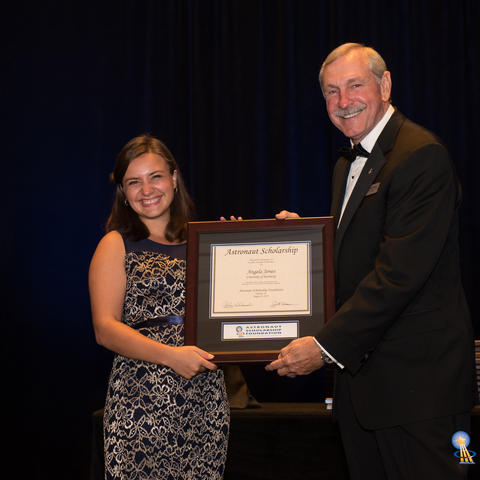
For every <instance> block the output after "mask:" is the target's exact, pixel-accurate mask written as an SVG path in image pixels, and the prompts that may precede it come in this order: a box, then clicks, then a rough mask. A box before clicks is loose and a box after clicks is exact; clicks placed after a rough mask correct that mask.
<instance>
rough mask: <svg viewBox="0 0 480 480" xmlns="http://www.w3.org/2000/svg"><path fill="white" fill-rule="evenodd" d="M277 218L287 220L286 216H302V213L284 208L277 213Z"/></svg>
mask: <svg viewBox="0 0 480 480" xmlns="http://www.w3.org/2000/svg"><path fill="white" fill-rule="evenodd" d="M275 218H276V219H277V220H285V219H286V218H300V215H299V214H298V213H295V212H289V211H288V210H282V211H281V212H280V213H277V214H276V215H275Z"/></svg>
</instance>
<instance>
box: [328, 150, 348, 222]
mask: <svg viewBox="0 0 480 480" xmlns="http://www.w3.org/2000/svg"><path fill="white" fill-rule="evenodd" d="M350 165H351V163H350V162H349V161H348V160H346V159H345V158H340V159H339V160H338V163H337V166H336V168H335V173H334V177H333V184H334V185H337V188H334V189H333V196H332V205H331V208H330V214H331V215H332V216H333V218H334V219H335V223H336V225H335V226H337V222H338V219H339V218H340V213H341V211H342V204H343V197H344V196H345V188H346V185H347V176H348V171H349V169H350Z"/></svg>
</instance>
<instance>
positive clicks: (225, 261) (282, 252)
mask: <svg viewBox="0 0 480 480" xmlns="http://www.w3.org/2000/svg"><path fill="white" fill-rule="evenodd" d="M210 258H211V265H210V318H218V317H262V316H290V315H292V316H293V315H296V316H298V315H311V310H312V308H311V242H310V241H305V242H303V241H302V242H278V243H235V244H221V245H215V244H213V245H211V255H210Z"/></svg>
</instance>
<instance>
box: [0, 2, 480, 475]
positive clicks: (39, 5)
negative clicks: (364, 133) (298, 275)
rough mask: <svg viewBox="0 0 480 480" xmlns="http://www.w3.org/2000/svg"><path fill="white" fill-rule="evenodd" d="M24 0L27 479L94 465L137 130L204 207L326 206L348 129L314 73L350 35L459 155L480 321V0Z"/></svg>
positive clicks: (18, 235)
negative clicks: (110, 265) (172, 160)
mask: <svg viewBox="0 0 480 480" xmlns="http://www.w3.org/2000/svg"><path fill="white" fill-rule="evenodd" d="M9 3H10V4H7V5H4V6H3V7H2V24H3V25H2V29H1V30H2V37H3V38H2V50H3V55H2V59H3V75H2V87H3V88H2V104H3V109H2V110H3V128H2V133H3V141H2V151H3V155H2V157H3V162H2V166H3V172H4V173H3V175H2V185H3V189H2V191H3V193H4V195H3V218H4V228H3V234H2V236H1V237H2V239H1V242H2V243H1V247H2V273H3V276H4V282H3V284H4V287H3V288H2V297H3V302H2V306H3V309H2V310H3V321H4V323H5V325H6V326H7V328H6V331H5V336H4V342H3V345H4V347H3V350H4V352H5V354H6V357H5V358H6V362H7V363H6V365H5V367H6V368H5V371H6V375H5V377H4V381H5V386H6V388H5V389H4V392H5V393H4V394H3V396H4V399H5V402H10V403H9V405H8V410H6V411H8V412H9V413H8V415H6V417H7V420H8V423H9V427H10V428H12V430H11V431H12V434H11V435H9V443H10V447H11V448H12V449H13V450H14V451H16V452H18V453H19V454H20V458H28V459H29V462H28V464H24V463H21V464H16V466H15V467H14V472H15V471H16V473H17V475H16V478H29V479H35V478H49V479H55V478H62V479H63V478H70V479H76V478H85V475H86V472H87V471H88V451H89V435H90V415H91V412H92V411H93V410H95V409H97V408H101V407H102V406H103V401H104V395H105V387H106V382H107V377H108V372H109V368H110V362H111V355H110V353H108V352H106V351H104V350H103V349H102V348H100V347H98V346H97V345H96V344H95V342H94V338H93V331H92V328H91V317H90V309H89V299H88V291H87V270H88V264H89V261H90V258H91V255H92V253H93V251H94V248H95V246H96V244H97V242H98V241H99V239H100V238H101V236H102V234H103V225H104V223H105V220H106V217H107V215H108V212H109V209H110V205H111V201H112V197H113V188H112V185H111V184H110V183H109V181H108V174H109V172H110V171H111V169H112V167H113V163H114V160H115V156H116V154H117V152H118V151H119V150H120V148H121V147H122V146H123V145H124V143H126V141H128V140H129V139H130V138H132V137H133V136H135V135H137V134H139V133H142V132H151V133H153V134H154V135H157V136H159V137H160V138H161V139H163V140H164V141H165V142H166V144H167V145H168V146H169V148H170V149H171V150H172V152H173V154H174V155H175V157H176V158H177V160H178V161H179V163H180V166H181V168H182V170H183V173H184V176H185V178H186V182H187V186H188V187H189V189H190V191H191V193H192V195H193V197H194V200H195V202H196V205H197V209H198V216H199V219H202V220H215V219H218V217H219V216H220V215H230V214H234V215H242V216H244V217H245V218H268V217H272V216H273V215H274V213H276V212H277V211H279V210H281V209H284V208H285V209H289V210H293V211H297V212H299V213H300V214H301V215H303V216H318V215H327V214H328V213H329V203H330V176H331V172H332V168H333V165H334V161H335V159H336V150H337V148H338V147H339V146H341V145H344V144H345V143H346V140H345V139H344V138H342V135H341V134H340V133H339V132H337V131H336V130H335V129H334V128H333V127H332V126H331V125H330V123H329V120H328V117H327V115H326V112H325V105H324V101H323V98H322V95H321V91H320V88H319V85H318V79H317V77H318V71H319V68H320V66H321V63H322V61H323V59H324V58H325V56H326V55H327V54H328V52H329V51H330V50H331V49H332V48H334V47H336V46H337V45H339V44H340V43H343V42H346V41H357V42H363V43H366V44H368V45H371V46H373V47H374V48H376V49H377V50H379V52H380V53H381V54H382V55H383V56H384V58H385V60H386V62H387V65H388V66H389V69H390V71H391V72H392V78H393V104H394V105H395V106H397V107H398V108H399V109H400V110H401V111H402V112H403V113H404V114H406V115H407V116H408V117H410V118H411V119H413V120H414V121H416V122H418V123H421V124H423V125H425V126H426V127H428V128H429V129H431V130H433V131H434V132H435V133H437V134H438V135H439V136H440V137H441V138H442V139H443V140H444V141H445V143H446V144H447V146H448V147H449V149H450V151H451V153H452V156H453V158H454V161H455V164H456V167H457V170H458V173H459V176H460V179H461V182H462V185H463V191H464V201H463V207H462V212H461V245H462V264H463V273H464V283H465V288H466V291H467V295H468V300H469V302H470V305H471V309H472V313H473V319H474V323H475V328H476V331H477V335H478V333H480V332H479V329H480V325H479V321H478V316H479V300H478V297H479V295H478V287H477V285H478V275H479V267H478V264H479V261H480V258H479V253H478V245H479V227H478V221H479V213H478V212H479V209H480V200H479V196H478V190H477V188H476V187H477V184H478V178H479V176H480V172H479V166H478V164H479V160H478V158H477V154H476V148H475V144H476V141H477V138H476V136H477V135H478V132H479V127H480V125H479V123H480V122H479V120H478V112H479V110H480V100H479V95H480V94H479V92H480V89H479V88H478V79H479V78H480V71H479V61H478V52H479V46H480V45H479V40H478V32H477V28H478V25H479V20H480V10H479V6H480V2H478V1H477V0H452V1H448V0H443V1H440V0H431V1H429V0H416V1H413V0H396V1H395V0H394V1H390V2H386V1H385V0H364V1H361V2H359V1H352V0H325V1H323V0H316V1H313V0H190V1H189V0H151V1H144V0H129V1H127V0H104V1H96V2H89V1H82V2H80V1H79V2H76V1H72V2H60V1H44V2H33V1H31V2H28V1H23V2H22V1H18V2H9ZM366 234H368V232H366ZM260 370H261V367H260ZM260 370H257V372H256V373H255V372H253V374H252V382H253V383H254V384H255V382H256V381H257V380H258V379H260V380H259V381H258V382H257V383H259V384H261V383H262V382H264V385H265V384H268V385H270V389H269V392H270V393H271V394H272V395H273V396H275V398H278V399H282V398H287V397H288V396H289V395H291V394H292V391H293V392H294V393H295V395H296V397H297V398H298V399H299V400H301V399H312V398H314V399H315V400H321V398H320V397H321V394H322V393H321V391H317V390H315V388H314V387H313V385H314V382H313V381H312V379H310V381H309V380H303V383H301V381H300V382H299V383H296V384H292V383H291V384H289V385H287V384H285V383H282V381H281V380H275V379H274V378H273V377H271V376H270V377H268V378H267V379H265V378H263V377H262V374H261V373H259V372H260ZM255 375H256V376H255ZM313 380H315V379H313ZM309 382H310V383H309ZM292 385H293V386H292ZM256 388H259V387H257V386H256ZM292 389H293V390H292ZM285 392H287V393H285ZM282 394H283V395H284V397H282ZM257 395H258V396H259V397H262V396H263V398H265V396H266V395H267V394H266V393H265V391H262V390H261V389H260V390H257ZM317 397H318V398H317ZM288 399H289V400H291V398H288ZM10 412H11V414H10ZM477 442H478V443H477V445H478V444H480V439H477Z"/></svg>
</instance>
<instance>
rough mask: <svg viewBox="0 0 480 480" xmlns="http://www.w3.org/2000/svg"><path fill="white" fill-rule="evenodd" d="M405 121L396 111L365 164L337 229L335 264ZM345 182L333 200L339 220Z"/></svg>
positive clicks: (335, 213) (336, 216) (337, 190)
mask: <svg viewBox="0 0 480 480" xmlns="http://www.w3.org/2000/svg"><path fill="white" fill-rule="evenodd" d="M404 121H405V117H404V116H403V115H402V114H401V113H400V112H398V111H395V113H394V114H393V115H392V117H391V118H390V120H389V121H388V123H387V125H386V126H385V128H384V129H383V131H382V133H381V134H380V136H379V137H378V140H377V142H376V143H375V145H374V147H373V150H372V151H371V153H370V156H369V157H368V160H367V161H366V163H365V166H364V167H363V170H362V173H361V174H360V177H359V178H358V181H357V183H356V185H355V188H354V189H353V191H352V194H351V195H350V198H349V200H348V203H347V205H346V207H345V210H344V212H343V216H342V220H341V222H340V225H338V228H337V232H336V235H335V264H336V262H337V257H338V253H339V251H340V245H341V243H342V239H343V236H344V234H345V231H346V230H347V228H348V225H349V224H350V222H351V221H352V219H353V217H354V215H355V212H356V211H357V209H358V207H359V206H360V204H361V203H362V201H363V199H364V197H365V195H366V194H367V192H368V191H369V189H370V187H371V185H372V183H373V182H374V180H375V178H376V177H377V175H378V173H379V172H380V170H381V169H382V167H383V165H384V164H385V162H386V159H385V156H386V154H387V153H388V152H389V151H390V150H391V149H392V147H393V143H394V141H395V138H396V136H397V134H398V130H399V129H400V127H401V126H402V124H403V122H404ZM342 160H343V161H344V159H340V160H339V161H342ZM347 174H348V167H347V172H346V175H347ZM345 180H346V176H345V178H344V184H343V189H342V188H336V189H335V191H336V192H338V193H335V194H334V196H333V199H332V214H334V216H335V218H339V216H340V211H341V208H342V203H343V197H344V194H345ZM339 185H340V184H338V183H337V186H339ZM342 192H343V193H342ZM337 197H339V198H337ZM335 201H337V202H338V204H339V206H338V205H337V204H335V205H333V202H335ZM333 208H335V209H336V211H335V212H334V211H333Z"/></svg>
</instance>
